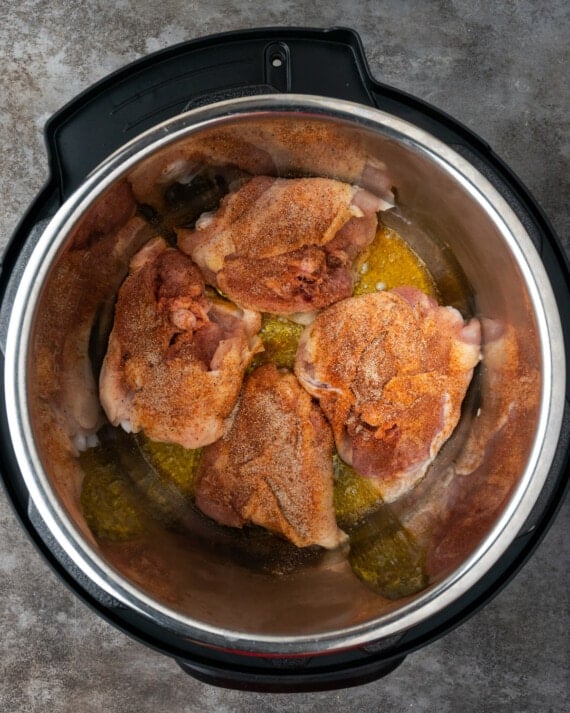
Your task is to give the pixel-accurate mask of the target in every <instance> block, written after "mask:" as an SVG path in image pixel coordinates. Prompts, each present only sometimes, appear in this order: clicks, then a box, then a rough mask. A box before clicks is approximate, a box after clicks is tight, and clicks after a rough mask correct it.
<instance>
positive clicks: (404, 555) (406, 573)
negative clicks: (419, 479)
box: [348, 505, 428, 599]
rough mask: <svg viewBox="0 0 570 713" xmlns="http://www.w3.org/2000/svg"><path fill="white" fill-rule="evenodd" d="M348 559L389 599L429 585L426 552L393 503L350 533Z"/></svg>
mask: <svg viewBox="0 0 570 713" xmlns="http://www.w3.org/2000/svg"><path fill="white" fill-rule="evenodd" d="M348 560H349V562H350V566H351V567H352V571H353V572H354V574H355V575H356V576H357V577H358V578H359V579H361V580H362V581H363V582H364V583H366V584H367V585H368V586H369V587H371V589H373V590H374V591H375V592H378V594H380V595H381V596H383V597H385V598H386V599H400V598H401V597H406V596H409V595H410V594H415V593H416V592H419V591H421V590H422V589H424V588H425V587H426V586H427V585H428V577H427V574H426V571H425V552H424V551H423V550H422V549H421V548H420V547H418V545H417V544H416V543H415V541H414V539H413V537H412V536H411V535H410V533H408V532H407V530H406V529H405V528H403V527H402V525H401V524H400V522H399V520H398V518H397V517H396V516H395V515H394V513H393V512H392V510H391V508H390V506H389V505H383V506H381V507H380V508H379V509H378V510H376V511H375V512H374V513H372V514H371V515H369V516H368V517H367V518H366V519H365V521H364V522H363V523H362V524H361V525H360V526H359V527H357V528H356V529H355V530H354V531H352V532H351V533H350V552H349V554H348Z"/></svg>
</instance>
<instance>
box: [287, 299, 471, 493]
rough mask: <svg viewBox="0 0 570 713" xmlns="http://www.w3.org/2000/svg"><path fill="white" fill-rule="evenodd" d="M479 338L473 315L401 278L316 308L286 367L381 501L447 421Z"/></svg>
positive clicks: (408, 484) (418, 470)
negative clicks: (398, 283)
mask: <svg viewBox="0 0 570 713" xmlns="http://www.w3.org/2000/svg"><path fill="white" fill-rule="evenodd" d="M479 345H480V325H479V322H478V320H471V321H470V322H468V323H465V322H464V320H463V318H462V317H461V315H460V314H459V312H458V311H457V310H455V309H454V308H452V307H440V306H438V305H437V303H436V301H435V300H434V299H433V298H431V297H428V296H427V295H425V294H424V293H423V292H421V291H420V290H417V289H415V288H412V287H402V288H397V289H395V290H392V291H390V292H378V293H375V294H367V295H362V296H360V297H353V298H349V299H347V300H343V301H341V302H339V303H337V304H335V305H333V306H332V307H329V308H328V309H326V310H324V311H323V312H321V313H320V314H319V315H318V317H317V318H316V320H315V321H314V322H313V323H312V324H311V325H310V326H308V327H307V328H306V329H305V331H304V332H303V334H302V336H301V340H300V344H299V349H298V352H297V357H296V362H295V373H296V374H297V376H298V378H299V380H300V382H301V384H302V386H304V388H305V389H307V391H308V392H309V393H310V394H312V395H313V396H315V397H316V398H317V399H319V402H320V405H321V408H322V409H323V411H324V413H325V415H326V416H327V418H328V419H329V421H330V423H331V425H332V428H333V433H334V438H335V442H336V447H337V450H338V452H339V454H340V456H341V457H342V458H343V459H344V460H345V461H346V462H347V463H349V464H351V465H353V466H354V468H355V469H356V470H357V471H358V472H359V473H360V474H361V475H364V476H368V477H370V478H371V479H372V480H373V482H374V483H375V485H376V486H377V488H378V491H379V493H380V495H381V496H382V497H383V499H384V500H385V501H387V502H391V501H394V500H396V499H397V498H399V497H400V496H401V495H403V494H404V493H406V492H407V491H408V490H410V489H411V488H412V487H413V486H414V485H416V484H417V483H418V482H419V480H420V479H421V478H422V477H423V475H424V474H425V472H426V470H427V468H428V466H429V465H430V463H431V462H432V461H433V459H434V458H435V456H436V455H437V453H438V452H439V450H440V448H441V447H442V445H443V444H444V443H445V441H446V440H447V439H448V438H449V436H450V435H451V433H452V432H453V430H454V428H455V426H456V425H457V422H458V420H459V417H460V411H461V403H462V401H463V398H464V396H465V393H466V390H467V387H468V385H469V383H470V381H471V378H472V375H473V369H474V367H475V365H476V364H477V363H478V361H479V358H480V347H479Z"/></svg>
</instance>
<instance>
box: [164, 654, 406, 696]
mask: <svg viewBox="0 0 570 713" xmlns="http://www.w3.org/2000/svg"><path fill="white" fill-rule="evenodd" d="M404 660H405V656H399V657H394V658H391V659H389V660H387V661H374V660H373V661H368V662H362V661H360V662H358V664H357V665H355V666H328V667H327V666H324V667H323V668H317V669H315V670H310V669H308V670H307V669H304V668H303V659H293V660H287V661H285V662H284V663H281V659H276V660H275V662H274V664H273V667H272V668H269V669H268V668H265V667H263V668H261V667H247V666H246V665H243V666H240V667H229V666H228V667H224V666H220V665H210V664H203V663H201V662H197V661H187V660H183V659H178V660H177V663H178V665H179V666H180V667H181V668H182V670H183V671H185V672H186V673H188V674H190V675H191V676H193V677H194V678H197V679H198V680H199V681H202V682H203V683H209V684H210V685H213V686H218V687H221V688H232V689H237V690H241V691H255V692H257V693H304V692H314V691H332V690H337V689H340V688H350V687H352V686H361V685H362V684H364V683H370V682H372V681H376V680H378V679H379V678H382V677H383V676H387V675H388V674H389V673H391V672H392V671H394V670H395V669H396V668H398V666H399V665H400V664H401V663H402V662H403V661H404ZM267 661H271V660H267V659H266V660H264V663H267ZM295 662H300V663H295Z"/></svg>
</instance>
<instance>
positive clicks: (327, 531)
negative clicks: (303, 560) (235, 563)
mask: <svg viewBox="0 0 570 713" xmlns="http://www.w3.org/2000/svg"><path fill="white" fill-rule="evenodd" d="M332 452H333V437H332V433H331V431H330V427H329V425H328V424H327V422H326V419H325V418H324V416H323V414H322V413H321V411H320V409H319V407H318V406H317V405H316V404H315V403H314V402H313V401H312V399H311V397H310V396H309V394H308V393H307V392H306V391H305V390H304V389H302V388H301V386H300V385H299V383H298V381H297V379H296V378H295V376H294V375H293V374H292V373H290V372H288V371H283V370H278V369H277V367H275V366H274V365H273V364H266V365H264V366H262V367H260V368H259V369H257V370H256V371H254V372H253V373H252V374H251V375H250V376H249V377H247V378H246V380H245V382H244V386H243V390H242V394H241V396H240V401H239V404H238V407H237V409H236V413H235V415H234V417H233V421H232V424H231V426H230V428H229V429H228V431H227V433H226V434H225V435H224V436H223V437H222V438H221V439H220V440H219V441H217V442H216V443H214V444H213V445H210V446H208V447H207V448H205V449H204V451H203V453H202V457H201V459H200V465H199V468H198V473H197V476H196V482H195V496H196V504H197V505H198V507H199V508H200V509H201V510H202V511H203V512H204V513H205V514H206V515H208V516H209V517H211V518H212V519H214V520H216V521H217V522H219V523H220V524H222V525H228V526H231V527H242V526H243V525H245V524H246V523H253V524H256V525H259V526H261V527H264V528H266V529H268V530H270V531H272V532H274V533H276V534H279V535H282V536H283V537H285V538H287V539H289V540H290V541H291V542H293V544H295V545H297V546H298V547H306V546H309V545H320V546H322V547H326V548H330V549H332V548H335V547H337V546H338V545H339V544H340V543H341V542H343V541H344V540H345V539H346V535H345V534H344V533H343V532H342V531H341V530H339V528H338V527H337V524H336V520H335V513H334V507H333V466H332Z"/></svg>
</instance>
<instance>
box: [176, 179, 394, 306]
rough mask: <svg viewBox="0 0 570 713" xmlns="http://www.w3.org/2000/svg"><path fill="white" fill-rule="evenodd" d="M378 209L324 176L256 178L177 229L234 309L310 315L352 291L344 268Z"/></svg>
mask: <svg viewBox="0 0 570 713" xmlns="http://www.w3.org/2000/svg"><path fill="white" fill-rule="evenodd" d="M385 205H386V204H385V203H384V201H382V199H380V198H378V197H377V196H375V195H374V194H372V193H370V192H369V191H365V190H363V189H361V188H358V187H356V186H352V185H350V184H348V183H343V182H341V181H336V180H333V179H328V178H296V179H286V178H272V177H269V176H258V177H256V178H253V179H251V180H250V181H248V182H247V183H245V184H244V185H242V186H241V188H239V189H238V190H237V191H235V192H233V193H230V194H229V195H228V196H226V197H225V198H224V199H223V200H222V203H221V206H220V208H219V210H218V211H216V212H215V213H211V214H204V215H203V216H202V217H201V218H200V219H199V220H198V222H197V223H196V229H195V230H185V229H181V230H179V231H178V244H179V247H180V248H181V250H183V251H184V252H185V253H187V254H189V255H191V256H192V259H193V260H194V261H195V262H196V263H197V264H198V265H199V267H200V268H201V269H202V271H203V274H204V276H205V279H206V281H207V282H209V283H210V284H211V285H214V286H215V287H217V288H218V289H220V290H221V291H222V292H223V293H224V294H226V295H228V297H229V298H230V299H232V300H234V301H235V302H236V303H237V304H239V305H241V306H242V307H246V308H249V309H255V310H259V311H262V312H271V313H274V314H294V313H306V312H314V311H315V310H317V309H320V308H322V307H326V306H327V305H330V304H332V303H333V302H336V301H337V300H339V299H342V298H344V297H348V296H349V295H350V294H351V293H352V287H353V276H352V263H353V261H354V259H355V258H356V256H357V255H358V254H359V253H360V252H362V250H364V248H365V247H366V246H368V245H369V244H370V243H371V242H372V240H373V239H374V235H375V232H376V227H377V217H376V213H377V211H378V210H380V209H381V208H382V206H385Z"/></svg>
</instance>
